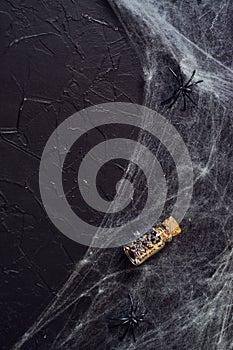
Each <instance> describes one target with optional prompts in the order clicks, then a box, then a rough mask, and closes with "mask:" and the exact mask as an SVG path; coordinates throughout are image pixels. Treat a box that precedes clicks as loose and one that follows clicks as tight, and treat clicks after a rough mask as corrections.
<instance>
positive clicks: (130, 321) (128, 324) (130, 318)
mask: <svg viewBox="0 0 233 350" xmlns="http://www.w3.org/2000/svg"><path fill="white" fill-rule="evenodd" d="M128 296H129V300H130V305H131V306H130V311H129V313H128V314H127V315H126V316H122V317H118V318H108V320H109V321H114V322H116V321H118V322H120V323H117V324H112V325H110V326H109V327H110V328H113V327H120V326H125V330H124V332H123V333H122V335H121V336H120V338H119V339H120V340H121V341H122V340H123V339H124V338H125V337H126V335H127V334H130V335H131V336H132V338H133V340H134V341H136V337H135V332H134V329H135V327H137V326H138V325H139V323H140V322H147V323H148V324H150V325H151V324H152V323H151V322H150V321H147V320H144V316H145V314H146V311H145V312H143V313H141V314H140V315H137V314H136V312H137V308H138V303H136V304H134V302H133V299H132V296H131V295H130V294H129V295H128Z"/></svg>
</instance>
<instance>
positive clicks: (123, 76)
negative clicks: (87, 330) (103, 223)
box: [0, 0, 142, 350]
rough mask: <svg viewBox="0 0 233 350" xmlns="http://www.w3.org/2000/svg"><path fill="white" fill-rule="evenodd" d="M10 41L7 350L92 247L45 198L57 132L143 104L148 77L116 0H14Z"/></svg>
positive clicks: (4, 78)
mask: <svg viewBox="0 0 233 350" xmlns="http://www.w3.org/2000/svg"><path fill="white" fill-rule="evenodd" d="M0 42H1V45H0V56H1V69H0V80H1V89H0V114H1V117H0V132H1V136H0V149H1V164H2V166H1V175H0V188H1V190H0V210H1V214H0V218H1V226H0V227H1V228H0V231H1V248H0V251H1V257H0V261H1V265H0V266H1V282H0V283H1V298H0V308H1V312H0V325H1V340H0V348H1V350H5V349H9V348H10V347H11V346H12V345H13V344H14V343H15V342H16V340H17V339H18V338H19V337H20V336H21V335H22V334H23V333H24V332H25V331H26V330H27V329H28V328H29V326H30V325H31V324H32V323H33V321H34V320H35V319H36V318H37V317H38V316H39V315H40V313H41V312H42V310H43V309H44V308H45V307H46V306H47V305H48V303H49V302H50V301H51V300H52V298H53V297H54V296H55V295H56V293H57V291H58V290H59V288H60V287H61V285H62V284H63V283H64V281H65V280H66V279H67V277H68V276H69V274H70V273H71V271H72V270H73V268H74V265H75V263H76V262H77V261H79V259H81V257H82V255H83V253H84V252H85V250H86V247H84V246H81V245H79V244H78V243H75V242H72V241H70V240H69V239H68V238H66V237H65V236H64V235H62V234H61V233H60V232H58V230H57V229H56V228H55V227H54V226H53V225H52V224H51V223H50V221H49V219H48V218H47V217H46V213H45V211H44V209H43V206H42V204H41V200H40V195H39V188H38V169H39V161H40V157H41V153H42V151H43V148H44V146H45V143H46V141H47V139H48V137H49V135H50V134H51V133H52V132H53V130H54V129H55V128H56V126H57V125H58V124H59V123H61V122H62V121H63V120H64V119H65V118H67V117H68V116H70V115H71V114H73V113H74V112H75V111H78V110H81V109H83V108H85V107H88V106H90V105H94V104H97V103H102V102H108V101H127V102H137V103H140V102H141V100H142V97H141V89H142V78H141V68H140V64H139V60H138V59H137V57H136V56H135V54H134V51H133V49H132V48H131V46H130V44H129V41H128V38H127V36H126V34H125V33H124V30H123V29H122V27H121V25H120V24H119V21H118V20H117V19H116V16H115V15H114V14H113V11H112V10H111V8H110V7H109V5H108V4H107V2H106V1H92V0H89V1H86V0H82V1H78V2H77V1H57V2H55V1H43V0H40V1H37V0H34V1H31V0H30V1H12V2H11V1H5V0H4V1H2V2H1V4H0ZM44 341H45V342H46V339H44ZM48 342H49V340H48ZM29 348H30V349H32V348H31V347H30V346H29ZM35 348H36V347H35ZM48 348H49V346H48ZM44 349H45V347H44Z"/></svg>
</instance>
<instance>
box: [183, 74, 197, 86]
mask: <svg viewBox="0 0 233 350" xmlns="http://www.w3.org/2000/svg"><path fill="white" fill-rule="evenodd" d="M195 74H196V71H195V70H194V71H193V73H192V75H191V77H190V79H189V80H188V81H187V83H185V85H184V86H185V87H187V86H188V85H189V83H191V81H192V80H193V77H194V75H195Z"/></svg>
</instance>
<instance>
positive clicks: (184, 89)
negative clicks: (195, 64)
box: [161, 68, 203, 111]
mask: <svg viewBox="0 0 233 350" xmlns="http://www.w3.org/2000/svg"><path fill="white" fill-rule="evenodd" d="M169 70H170V72H171V73H172V75H173V76H174V77H175V79H176V81H177V82H178V84H179V87H178V88H177V89H176V90H175V91H174V93H173V95H172V96H171V97H169V98H168V99H167V100H165V101H163V102H162V103H161V104H162V105H166V104H169V106H168V108H171V107H172V106H173V105H174V103H175V102H176V101H177V100H178V98H179V97H180V96H182V98H183V108H182V111H185V110H186V104H187V99H188V100H189V101H191V102H192V103H193V104H194V105H196V103H195V102H194V101H193V99H192V98H191V96H190V94H191V93H192V92H193V87H194V86H196V85H197V84H200V83H202V82H203V80H198V81H196V82H194V83H193V82H192V81H193V78H194V76H195V74H196V71H195V70H194V71H193V73H192V75H191V77H190V79H189V80H188V81H187V82H186V83H185V82H184V79H183V76H182V74H181V73H179V75H177V74H176V73H175V72H174V71H173V70H172V69H171V68H169Z"/></svg>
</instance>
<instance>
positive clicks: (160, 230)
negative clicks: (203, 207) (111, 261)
mask: <svg viewBox="0 0 233 350" xmlns="http://www.w3.org/2000/svg"><path fill="white" fill-rule="evenodd" d="M180 232H181V228H180V226H179V224H178V222H177V221H176V220H175V219H174V218H173V217H172V216H169V217H168V218H167V219H166V220H164V221H163V222H162V223H157V224H155V225H153V227H152V229H151V230H150V231H148V232H146V233H144V234H143V235H142V236H141V237H139V238H137V239H136V240H134V241H133V242H132V243H130V244H127V245H125V246H124V247H123V249H124V252H125V254H126V255H127V256H128V258H129V260H130V261H131V262H132V264H134V265H140V264H142V263H143V262H144V261H145V260H147V259H148V258H149V257H151V256H152V255H154V254H155V253H157V252H158V251H159V250H160V249H162V248H163V247H164V245H165V243H166V242H171V240H172V237H175V236H177V235H178V234H180Z"/></svg>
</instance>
